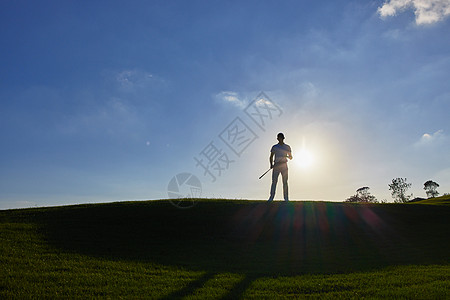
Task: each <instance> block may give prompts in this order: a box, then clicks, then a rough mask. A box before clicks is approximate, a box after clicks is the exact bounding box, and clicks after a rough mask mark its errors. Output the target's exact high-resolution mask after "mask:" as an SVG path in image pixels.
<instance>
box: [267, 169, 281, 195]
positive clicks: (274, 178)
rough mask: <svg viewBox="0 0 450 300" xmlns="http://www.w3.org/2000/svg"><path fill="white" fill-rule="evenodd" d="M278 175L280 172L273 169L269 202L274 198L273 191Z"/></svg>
mask: <svg viewBox="0 0 450 300" xmlns="http://www.w3.org/2000/svg"><path fill="white" fill-rule="evenodd" d="M279 175H280V170H278V169H276V168H273V171H272V186H271V187H270V197H269V202H271V201H273V198H275V191H276V189H277V182H278V176H279Z"/></svg>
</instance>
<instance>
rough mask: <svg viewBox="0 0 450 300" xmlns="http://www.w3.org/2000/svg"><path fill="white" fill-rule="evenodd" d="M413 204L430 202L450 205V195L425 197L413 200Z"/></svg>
mask: <svg viewBox="0 0 450 300" xmlns="http://www.w3.org/2000/svg"><path fill="white" fill-rule="evenodd" d="M411 204H429V205H450V195H445V196H441V197H436V198H430V199H424V200H420V201H416V202H413V203H411Z"/></svg>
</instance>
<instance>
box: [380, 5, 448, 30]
mask: <svg viewBox="0 0 450 300" xmlns="http://www.w3.org/2000/svg"><path fill="white" fill-rule="evenodd" d="M408 9H413V10H414V14H415V15H416V24H417V25H425V24H432V23H436V22H439V21H441V20H443V19H444V18H445V17H447V16H449V15H450V0H388V1H386V2H384V4H383V5H382V6H381V7H379V8H378V13H379V14H380V16H381V17H383V18H385V17H392V16H395V15H397V13H399V12H402V11H405V10H408Z"/></svg>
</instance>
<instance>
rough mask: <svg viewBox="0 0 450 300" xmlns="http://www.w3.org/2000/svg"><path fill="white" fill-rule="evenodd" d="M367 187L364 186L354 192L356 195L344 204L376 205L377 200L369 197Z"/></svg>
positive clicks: (371, 196) (372, 196)
mask: <svg viewBox="0 0 450 300" xmlns="http://www.w3.org/2000/svg"><path fill="white" fill-rule="evenodd" d="M369 189H370V188H369V187H368V186H364V187H362V188H359V189H357V190H356V195H353V196H351V197H349V198H347V199H346V200H345V202H353V203H378V200H377V198H376V197H375V196H374V195H371V194H370V192H369Z"/></svg>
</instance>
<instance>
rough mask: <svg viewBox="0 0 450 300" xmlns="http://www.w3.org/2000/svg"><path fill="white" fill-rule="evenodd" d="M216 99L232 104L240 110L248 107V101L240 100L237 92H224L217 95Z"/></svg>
mask: <svg viewBox="0 0 450 300" xmlns="http://www.w3.org/2000/svg"><path fill="white" fill-rule="evenodd" d="M216 99H217V100H218V101H220V102H222V103H223V102H225V103H230V104H232V105H235V106H237V107H239V108H244V107H245V106H246V105H247V101H245V100H244V99H240V98H239V96H238V94H237V93H236V92H230V91H223V92H220V93H219V94H217V95H216Z"/></svg>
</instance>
